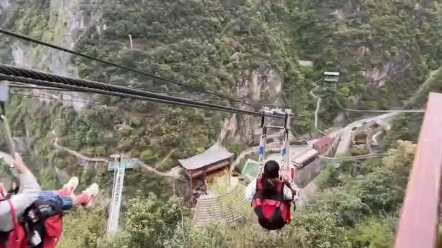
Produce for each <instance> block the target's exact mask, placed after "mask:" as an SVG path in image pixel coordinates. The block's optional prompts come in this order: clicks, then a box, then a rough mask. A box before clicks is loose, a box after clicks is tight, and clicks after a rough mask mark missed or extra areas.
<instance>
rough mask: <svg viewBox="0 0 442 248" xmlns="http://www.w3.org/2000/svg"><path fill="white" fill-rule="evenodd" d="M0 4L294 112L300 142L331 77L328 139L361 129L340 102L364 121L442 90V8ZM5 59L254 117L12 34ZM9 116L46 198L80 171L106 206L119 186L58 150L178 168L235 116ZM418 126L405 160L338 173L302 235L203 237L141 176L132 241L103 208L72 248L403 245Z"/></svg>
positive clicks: (43, 108) (103, 52) (90, 42)
mask: <svg viewBox="0 0 442 248" xmlns="http://www.w3.org/2000/svg"><path fill="white" fill-rule="evenodd" d="M0 7H1V12H0V21H2V22H1V23H2V27H3V28H5V29H8V30H11V31H16V32H19V33H22V34H26V35H29V36H32V37H34V38H37V39H41V40H44V41H47V42H50V43H54V44H58V45H61V46H64V47H67V48H72V49H74V50H76V51H80V52H82V53H86V54H88V55H91V56H95V57H98V58H102V59H106V60H110V61H113V62H115V63H118V64H122V65H125V66H128V67H132V68H137V69H140V70H143V71H146V72H148V73H150V74H154V75H156V76H159V77H163V78H167V79H169V80H175V81H179V82H183V83H188V84H190V85H192V86H193V87H198V88H200V89H204V90H208V91H216V92H218V93H221V94H223V95H226V96H228V97H230V98H238V99H241V100H243V101H246V102H248V103H250V104H251V105H254V106H256V108H257V109H258V108H259V107H260V106H262V105H263V104H276V105H285V106H289V107H291V108H292V109H293V112H294V113H295V115H296V116H297V117H296V118H295V119H294V120H293V121H292V123H293V126H292V127H293V130H294V131H295V132H296V133H297V134H304V133H307V132H316V130H314V128H313V111H314V109H315V107H316V106H315V105H316V102H315V99H314V98H313V97H311V96H310V95H309V94H308V93H309V91H310V90H311V89H312V88H313V86H312V84H311V83H312V82H314V81H317V80H318V79H319V78H321V77H322V73H323V72H324V71H339V72H340V73H341V77H340V83H339V84H338V85H337V86H334V85H326V84H325V83H324V82H320V84H321V85H322V93H321V94H322V95H323V96H324V98H323V102H322V110H321V112H320V114H321V115H320V120H321V123H320V125H321V126H322V127H327V126H330V125H331V124H332V123H333V120H338V119H344V120H346V119H348V117H350V118H354V117H357V116H355V115H349V114H348V113H345V112H343V111H342V110H341V109H340V108H339V107H338V104H337V102H336V101H339V102H340V103H341V104H342V105H344V106H345V107H348V108H358V109H381V108H385V109H389V108H396V107H403V106H404V105H405V107H407V108H421V107H422V106H421V105H423V104H424V102H425V101H424V99H423V98H425V97H426V92H427V88H422V87H423V86H421V85H422V84H424V82H427V83H428V81H429V80H433V81H432V82H434V83H431V85H437V82H438V80H437V78H438V75H439V73H436V72H435V74H434V75H433V77H430V72H431V71H433V70H436V69H438V68H439V67H440V66H442V64H441V59H442V56H441V55H440V51H441V48H442V43H441V42H440V38H441V37H442V26H441V25H442V24H441V20H440V18H442V8H441V5H440V4H439V3H437V2H436V1H421V2H420V3H418V4H417V3H415V2H414V1H411V0H406V1H400V2H398V1H393V0H388V1H385V0H384V1H381V0H358V1H348V0H334V1H326V2H324V1H308V0H305V1H304V0H275V1H258V0H228V1H214V0H190V1H188V0H161V1H160V0H150V1H146V0H120V1H116V0H114V1H91V0H79V1H67V0H63V1H62V0H41V1H31V0H17V1H13V2H12V1H11V2H8V1H4V0H3V1H2V0H0ZM300 60H307V61H312V62H313V67H303V66H301V65H300V62H299V61H300ZM0 61H1V62H2V63H6V64H14V65H17V66H22V67H30V68H32V69H38V70H45V71H50V72H53V73H57V74H60V75H70V76H76V77H81V78H85V79H91V80H97V81H103V82H109V83H113V84H119V85H126V86H132V87H137V88H141V89H149V90H161V91H167V92H168V94H171V95H178V96H182V97H186V98H191V99H199V100H204V101H209V102H212V103H219V104H225V105H230V106H234V107H241V108H246V109H249V110H251V109H253V108H254V107H250V106H244V105H240V104H238V103H236V102H233V101H229V100H226V99H221V98H219V97H216V96H213V95H208V94H203V93H201V92H195V91H192V90H189V89H186V88H183V87H179V86H177V85H173V84H169V83H165V82H159V81H156V80H152V79H150V78H147V77H145V76H142V75H139V74H136V73H132V72H127V71H125V70H122V69H118V68H114V67H110V66H106V65H103V64H100V63H98V62H93V61H90V60H87V59H83V58H78V57H71V56H69V55H67V54H64V53H62V52H58V51H54V50H51V49H48V48H44V47H41V46H36V45H33V44H30V43H26V42H21V41H17V40H15V39H13V38H7V37H5V36H3V35H2V39H0ZM428 85H430V83H428ZM419 89H420V90H419ZM432 89H434V90H439V89H438V87H437V86H432ZM416 92H417V93H416ZM415 93H416V94H415ZM7 111H8V114H9V115H10V119H11V120H12V126H13V133H14V136H15V138H16V139H17V140H18V141H20V142H19V143H20V144H21V145H20V148H21V150H22V153H24V154H25V155H26V158H27V162H28V163H29V164H30V165H31V166H32V167H33V169H35V171H36V172H38V175H39V178H40V181H41V182H42V184H43V187H45V188H55V187H56V186H57V185H58V186H59V185H61V184H62V183H63V180H66V179H67V177H68V176H70V175H79V176H81V181H82V184H87V183H90V182H91V181H98V182H99V183H100V186H101V187H102V188H103V189H104V190H103V194H102V195H103V198H107V193H108V192H107V190H108V189H109V182H110V181H111V180H109V179H110V178H111V177H110V176H109V174H108V172H107V169H106V167H107V164H106V163H100V162H91V161H87V160H84V159H78V158H76V157H74V156H72V155H70V154H69V153H67V152H65V151H64V150H63V149H56V146H54V141H55V140H57V144H58V145H61V146H63V147H66V148H69V149H72V150H74V151H77V152H79V153H81V154H83V155H84V156H87V157H101V158H105V159H107V158H108V157H109V155H111V154H113V153H116V152H123V153H126V154H128V155H129V156H131V157H135V158H139V159H140V160H142V161H143V162H144V163H146V164H148V165H151V166H152V167H156V168H157V169H158V170H160V171H166V170H168V169H170V168H172V167H173V166H176V165H177V159H179V158H186V157H189V156H193V155H195V154H197V153H200V152H202V151H204V150H205V149H207V148H208V147H210V146H211V145H212V144H213V143H214V142H215V141H216V140H217V138H218V134H219V132H220V130H221V128H222V124H223V121H224V119H225V118H228V117H229V116H228V115H226V114H223V113H216V112H211V111H202V110H196V109H189V108H177V107H174V106H166V105H159V104H154V103H150V102H140V101H134V100H122V99H119V98H115V97H104V96H97V95H86V94H78V93H71V92H61V93H60V92H59V93H57V92H47V91H41V90H40V91H36V90H33V91H32V92H26V91H23V90H21V91H14V94H13V96H12V98H11V102H10V103H9V105H8V108H7ZM336 117H341V118H336ZM343 117H344V118H343ZM413 118H414V119H412V120H413V122H410V119H407V116H405V117H403V118H402V119H401V120H400V121H398V122H397V123H396V125H395V127H393V130H394V132H392V133H391V134H390V135H389V141H390V142H389V147H390V148H391V147H393V148H396V149H392V150H390V153H391V156H388V157H386V158H384V159H383V160H382V161H378V160H374V161H368V162H347V163H345V164H341V165H340V166H339V167H338V168H337V169H336V168H335V166H334V165H330V167H329V168H328V169H327V170H326V172H325V173H324V174H323V175H322V181H321V186H320V189H319V191H320V192H319V193H318V196H317V200H313V201H311V202H309V203H308V205H307V206H306V207H305V209H303V210H299V211H298V212H297V214H296V215H295V216H294V221H293V222H294V223H293V224H292V225H291V226H290V227H289V228H287V229H286V230H285V231H284V232H282V233H279V234H274V235H275V237H273V236H271V238H269V237H268V235H262V233H261V231H260V230H259V229H258V228H257V227H256V226H253V225H252V226H251V225H250V223H249V222H247V223H246V224H245V225H238V226H235V227H231V228H224V229H221V228H217V227H214V228H211V229H210V230H208V233H203V234H201V233H200V232H199V231H198V230H193V229H191V228H190V217H189V215H188V214H189V211H188V209H187V208H186V207H185V206H184V205H183V204H182V203H181V202H180V201H179V200H178V199H171V200H169V201H168V202H162V200H165V199H168V198H170V196H171V195H172V187H171V186H170V184H169V182H168V181H167V180H166V179H165V178H162V177H158V176H156V175H154V174H152V173H145V172H144V171H143V173H139V172H142V171H141V169H138V170H137V171H135V172H133V173H129V175H128V177H127V182H126V185H127V190H126V191H127V192H125V193H126V195H128V196H131V197H133V198H134V199H135V200H133V201H131V202H128V203H127V204H126V206H125V209H124V212H125V219H124V227H125V230H126V231H127V233H126V234H127V237H121V239H122V240H121V242H120V241H115V242H114V241H106V240H105V238H103V237H104V232H105V226H106V218H107V216H106V215H107V213H106V210H105V209H103V208H95V209H93V210H92V211H87V212H86V211H78V212H75V214H73V216H70V217H68V218H67V223H66V232H65V237H64V240H63V244H62V246H61V247H69V248H70V247H105V246H106V247H113V245H114V246H115V247H124V245H126V247H147V246H149V247H215V246H219V247H245V246H247V247H249V246H252V247H274V246H275V245H281V246H282V245H283V246H284V247H391V242H392V237H393V236H392V233H393V232H394V228H395V221H396V218H397V212H398V210H399V208H400V204H401V202H402V196H403V191H404V187H405V184H406V179H407V172H408V169H409V167H410V165H411V163H412V158H413V154H414V149H415V146H414V145H413V144H411V143H408V142H401V143H399V144H398V143H397V142H396V140H397V139H409V140H412V141H415V139H416V135H417V132H418V130H419V126H420V123H419V121H421V119H419V118H420V117H419V116H417V117H413ZM254 122H255V121H254V120H253V119H252V118H248V117H246V116H239V117H238V123H237V124H238V128H239V132H238V133H239V136H238V137H236V139H235V140H234V141H233V140H231V141H230V143H231V144H230V145H232V144H233V145H232V147H233V146H234V147H235V148H236V149H242V148H243V147H245V145H246V144H247V143H248V142H249V141H250V140H251V138H252V136H253V133H252V131H253V124H254ZM0 142H2V141H1V140H0ZM0 148H1V149H5V144H0ZM168 155H170V156H168ZM165 157H167V159H165V161H164V163H161V161H163V158H165ZM355 166H356V167H358V168H363V169H362V170H354V169H352V168H353V167H355ZM137 191H138V192H137ZM151 193H155V194H156V195H157V196H155V197H154V196H153V195H151ZM102 205H103V206H104V205H105V202H102ZM82 220H87V221H82ZM80 223H81V225H80ZM272 235H273V234H272ZM243 236H245V238H244V237H243ZM267 239H269V240H267ZM123 244H124V245H123Z"/></svg>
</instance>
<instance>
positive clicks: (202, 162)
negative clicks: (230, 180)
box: [178, 143, 233, 170]
mask: <svg viewBox="0 0 442 248" xmlns="http://www.w3.org/2000/svg"><path fill="white" fill-rule="evenodd" d="M232 156H233V153H230V152H229V151H227V149H226V148H224V147H221V146H220V145H219V144H218V143H216V144H215V145H213V146H212V147H210V148H209V149H207V150H206V151H205V152H203V153H201V154H199V155H195V156H193V157H190V158H186V159H179V160H178V162H179V163H180V164H181V166H183V167H184V168H185V169H187V170H195V169H199V168H202V167H204V166H206V165H209V164H213V163H216V162H218V161H221V160H224V159H228V158H230V157H232Z"/></svg>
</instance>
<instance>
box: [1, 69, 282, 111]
mask: <svg viewBox="0 0 442 248" xmlns="http://www.w3.org/2000/svg"><path fill="white" fill-rule="evenodd" d="M0 80H6V81H12V82H20V83H24V84H34V85H40V86H46V87H55V88H61V89H68V90H73V91H78V92H88V93H97V94H103V95H112V96H119V97H123V98H132V99H139V100H147V101H152V102H158V103H165V104H172V105H179V106H187V107H195V108H202V109H210V110H217V111H223V112H230V113H238V114H246V115H253V116H262V115H263V113H260V112H255V111H248V110H242V109H237V108H231V107H226V106H221V105H215V104H210V103H203V102H198V101H193V100H188V99H184V98H179V97H173V96H167V95H163V94H158V93H153V92H149V91H144V90H139V89H133V88H129V87H123V86H117V85H111V84H105V83H101V82H95V81H89V80H82V79H76V78H71V77H61V76H57V75H54V74H50V73H44V72H39V71H35V70H30V69H23V68H18V67H14V66H8V65H3V64H0ZM264 115H265V116H267V117H272V118H278V119H284V116H283V115H270V114H264Z"/></svg>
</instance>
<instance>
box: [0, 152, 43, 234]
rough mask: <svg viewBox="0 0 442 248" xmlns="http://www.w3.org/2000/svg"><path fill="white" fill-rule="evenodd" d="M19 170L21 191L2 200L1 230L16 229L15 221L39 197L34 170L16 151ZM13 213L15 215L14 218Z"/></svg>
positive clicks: (15, 159)
mask: <svg viewBox="0 0 442 248" xmlns="http://www.w3.org/2000/svg"><path fill="white" fill-rule="evenodd" d="M13 163H14V165H15V168H16V170H17V171H18V172H19V176H18V179H19V182H20V185H21V192H19V193H18V194H16V195H13V196H11V198H10V199H9V200H8V201H0V232H9V231H11V230H12V229H14V222H16V221H17V216H20V215H21V214H23V213H24V212H25V210H26V209H27V208H28V207H29V206H31V204H32V203H34V202H35V201H36V200H37V199H38V195H39V193H40V191H41V188H40V185H39V184H38V182H37V179H36V178H35V177H34V175H33V174H32V172H31V171H30V170H29V169H28V168H27V167H26V165H25V163H24V162H23V160H22V158H21V157H20V155H19V154H18V153H15V156H14V161H13ZM11 215H14V217H13V218H12V217H11Z"/></svg>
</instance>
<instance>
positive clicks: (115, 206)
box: [107, 154, 137, 236]
mask: <svg viewBox="0 0 442 248" xmlns="http://www.w3.org/2000/svg"><path fill="white" fill-rule="evenodd" d="M111 159H113V161H112V162H109V166H108V171H114V182H113V187H112V199H111V203H110V206H109V219H108V223H107V234H108V235H109V236H110V235H112V234H114V233H116V232H118V231H119V230H118V229H119V228H118V223H119V218H120V209H121V198H122V197H123V187H124V176H125V173H126V169H133V168H135V167H136V166H137V163H136V162H135V161H132V160H130V159H128V158H126V157H125V156H123V155H122V154H113V155H111Z"/></svg>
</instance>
